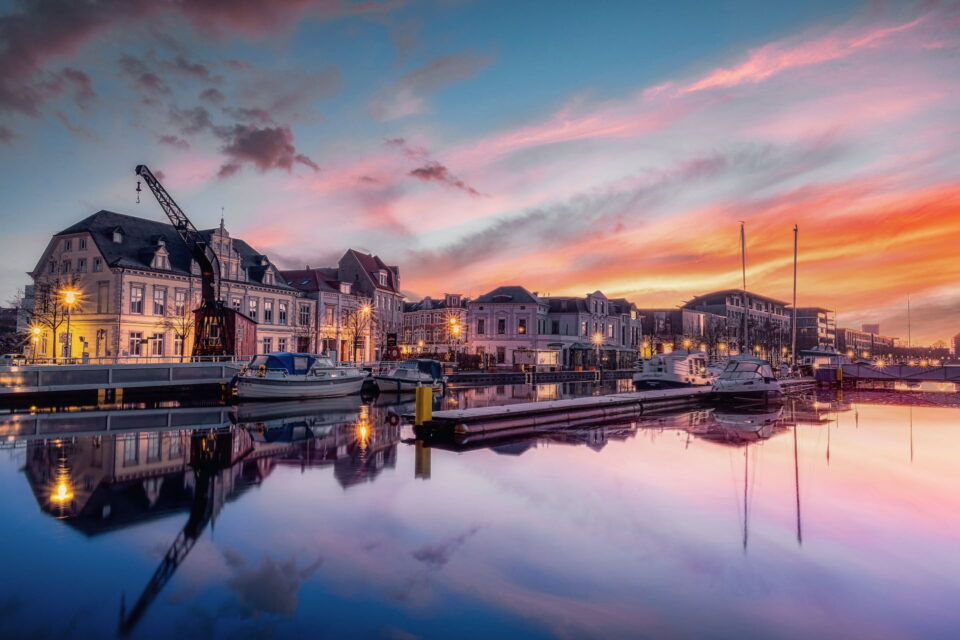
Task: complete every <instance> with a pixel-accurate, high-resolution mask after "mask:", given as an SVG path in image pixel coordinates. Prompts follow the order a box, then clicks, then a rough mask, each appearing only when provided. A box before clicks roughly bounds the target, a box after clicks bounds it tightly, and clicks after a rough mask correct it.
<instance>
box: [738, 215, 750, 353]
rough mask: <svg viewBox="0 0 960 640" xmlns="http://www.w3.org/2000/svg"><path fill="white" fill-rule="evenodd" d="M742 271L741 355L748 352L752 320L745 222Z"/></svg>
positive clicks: (741, 232)
mask: <svg viewBox="0 0 960 640" xmlns="http://www.w3.org/2000/svg"><path fill="white" fill-rule="evenodd" d="M740 271H741V274H742V275H743V339H742V340H741V344H740V355H741V356H742V355H743V354H744V353H745V352H746V350H747V329H748V326H749V318H750V305H749V303H748V302H747V234H746V231H745V230H744V223H743V220H741V221H740Z"/></svg>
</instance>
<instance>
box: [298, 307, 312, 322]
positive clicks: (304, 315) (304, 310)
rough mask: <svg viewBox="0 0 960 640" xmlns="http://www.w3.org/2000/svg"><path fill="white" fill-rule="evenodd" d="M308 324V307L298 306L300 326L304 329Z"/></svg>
mask: <svg viewBox="0 0 960 640" xmlns="http://www.w3.org/2000/svg"><path fill="white" fill-rule="evenodd" d="M309 324H310V305H308V304H302V305H300V326H301V327H305V326H307V325H309Z"/></svg>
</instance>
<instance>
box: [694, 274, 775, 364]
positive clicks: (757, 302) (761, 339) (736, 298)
mask: <svg viewBox="0 0 960 640" xmlns="http://www.w3.org/2000/svg"><path fill="white" fill-rule="evenodd" d="M683 306H684V308H686V309H695V310H697V311H706V312H708V313H713V314H716V315H720V316H724V317H726V319H727V339H726V342H727V344H728V345H729V346H730V348H731V350H732V349H734V348H736V349H737V350H739V351H741V352H742V351H743V350H744V348H746V349H747V350H749V351H752V352H755V353H759V354H760V355H762V356H764V357H772V356H774V355H775V354H781V353H782V352H783V349H784V347H788V348H789V345H790V326H791V324H790V314H791V311H790V309H788V308H787V303H786V302H783V301H781V300H777V299H775V298H770V297H768V296H763V295H760V294H758V293H752V292H749V291H743V290H741V289H726V290H723V291H714V292H713V293H707V294H704V295H700V296H696V297H695V298H693V299H692V300H690V301H689V302H687V303H686V304H684V305H683ZM744 314H747V330H748V335H747V344H746V345H744V344H743V319H744Z"/></svg>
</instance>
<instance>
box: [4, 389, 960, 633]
mask: <svg viewBox="0 0 960 640" xmlns="http://www.w3.org/2000/svg"><path fill="white" fill-rule="evenodd" d="M610 390H612V388H611V387H607V388H598V387H594V386H592V385H581V386H570V385H563V386H560V385H543V386H540V387H536V388H533V387H523V386H517V387H499V388H498V387H486V388H482V389H472V390H466V391H456V392H453V393H452V394H451V395H449V396H447V397H445V398H442V399H439V400H438V403H440V404H442V405H443V407H444V408H446V407H454V406H476V405H482V404H487V403H490V402H497V403H502V402H507V401H516V402H519V401H528V400H531V399H550V398H554V397H561V396H565V395H576V394H585V393H595V392H600V391H610ZM409 412H412V404H411V403H405V404H402V405H396V404H392V403H391V401H390V400H389V399H386V398H384V397H381V398H380V399H378V400H376V401H374V402H372V403H369V404H362V403H361V401H360V400H359V399H358V398H351V399H343V400H332V401H325V402H317V403H310V404H299V405H298V404H293V403H291V404H285V405H280V406H277V405H255V406H243V407H240V408H238V409H236V410H231V409H226V408H218V407H206V408H204V407H194V408H170V409H156V408H139V409H129V410H126V411H114V412H109V411H107V412H96V411H95V412H77V413H73V414H41V415H39V416H33V417H30V416H20V417H18V418H17V419H16V420H14V419H13V418H11V417H10V416H7V417H0V425H2V427H0V428H2V429H3V431H2V433H4V434H8V435H6V436H4V438H5V441H4V449H3V450H0V483H2V485H0V486H2V487H3V492H2V494H0V522H2V523H3V524H2V525H0V546H2V549H3V552H4V559H3V572H2V574H0V636H2V637H4V638H17V637H30V638H47V637H51V638H52V637H56V638H64V637H82V638H103V637H110V636H115V635H116V634H117V633H118V628H119V632H120V633H121V634H122V633H126V634H128V635H129V636H130V637H149V638H174V637H178V638H182V637H203V638H231V639H233V638H247V637H332V638H337V637H348V636H353V637H371V638H414V637H424V638H449V637H472V638H491V637H524V638H552V637H561V638H580V637H714V638H748V637H749V638H753V637H757V638H759V637H771V638H772V637H776V638H811V637H842V638H908V637H909V638H915V637H927V638H946V637H957V631H958V629H960V607H958V606H957V603H958V602H960V464H958V452H960V424H958V423H960V401H958V396H957V394H928V395H920V394H909V395H908V394H895V393H867V392H861V393H858V394H850V393H847V394H845V395H844V396H842V397H840V398H838V397H837V395H836V394H835V392H831V393H830V394H829V395H820V396H818V397H816V398H814V397H806V398H802V399H798V400H796V401H795V402H792V403H790V404H788V405H787V406H786V407H785V408H784V410H783V411H782V412H780V413H776V412H774V413H770V414H765V415H745V414H736V413H731V412H729V411H727V412H725V413H719V412H716V411H713V410H698V411H691V412H687V413H682V414H678V415H672V416H660V417H657V418H651V419H649V420H645V421H640V422H632V423H627V424H622V425H612V426H610V425H607V426H604V427H597V428H592V429H585V428H577V429H575V430H566V431H564V430H556V431H551V432H546V433H539V434H537V435H536V436H531V437H529V438H514V439H512V440H507V441H499V442H494V443H489V444H491V446H476V445H471V449H470V450H462V449H459V450H458V448H457V447H455V446H443V447H440V446H435V447H425V446H423V445H422V443H416V442H415V440H414V438H413V432H412V429H411V428H410V427H409V426H407V425H405V424H404V423H403V421H401V420H398V415H404V414H407V413H409ZM106 421H110V425H111V427H112V428H114V429H122V428H128V429H130V431H127V432H121V433H119V434H118V435H101V436H97V435H94V434H96V432H97V430H98V429H101V428H102V426H103V425H104V424H106ZM163 425H174V427H173V428H169V427H164V426H163ZM193 425H209V426H210V427H219V428H218V429H216V430H215V431H211V430H210V429H206V430H201V431H194V430H186V429H178V428H176V427H186V426H193ZM35 429H40V430H41V431H44V432H46V433H54V432H56V433H63V432H65V431H69V433H70V434H72V435H71V436H69V437H66V436H65V437H63V438H61V439H60V440H52V439H46V440H43V439H31V438H30V437H28V436H25V435H23V434H25V433H27V432H30V431H32V430H35ZM18 433H19V434H21V435H16V434H18Z"/></svg>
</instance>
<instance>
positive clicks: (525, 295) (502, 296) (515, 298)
mask: <svg viewBox="0 0 960 640" xmlns="http://www.w3.org/2000/svg"><path fill="white" fill-rule="evenodd" d="M474 302H530V303H538V302H540V298H538V297H536V296H535V295H533V294H532V293H530V292H529V291H527V290H526V289H524V288H523V287H520V286H516V285H514V286H503V287H497V288H496V289H494V290H493V291H490V292H488V293H485V294H483V295H482V296H479V297H478V298H477V299H476V300H474Z"/></svg>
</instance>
